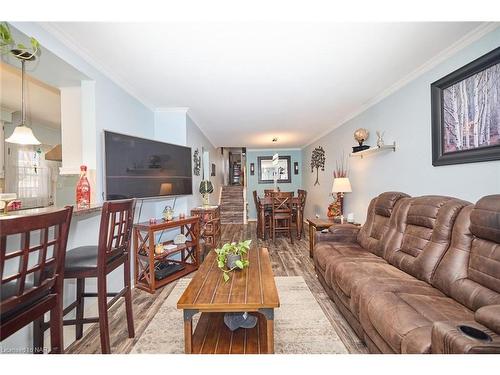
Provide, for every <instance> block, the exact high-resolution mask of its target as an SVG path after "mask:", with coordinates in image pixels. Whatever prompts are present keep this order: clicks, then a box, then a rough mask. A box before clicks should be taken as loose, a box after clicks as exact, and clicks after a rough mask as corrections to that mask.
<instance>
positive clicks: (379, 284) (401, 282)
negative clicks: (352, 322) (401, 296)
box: [350, 276, 445, 319]
mask: <svg viewBox="0 0 500 375" xmlns="http://www.w3.org/2000/svg"><path fill="white" fill-rule="evenodd" d="M383 292H399V293H411V294H421V295H429V296H439V297H444V296H445V295H444V294H443V293H442V292H440V291H439V290H438V289H436V288H433V287H432V286H430V285H429V284H427V283H426V282H424V281H421V280H418V279H401V278H395V279H394V278H387V277H381V276H373V277H368V278H366V279H364V280H362V281H360V282H358V283H357V284H356V285H354V287H353V288H352V289H351V300H350V310H351V311H352V313H353V314H354V315H355V316H357V317H358V319H359V311H360V309H361V308H362V307H361V305H366V304H368V303H369V302H370V299H371V297H372V296H374V295H376V294H377V293H383Z"/></svg>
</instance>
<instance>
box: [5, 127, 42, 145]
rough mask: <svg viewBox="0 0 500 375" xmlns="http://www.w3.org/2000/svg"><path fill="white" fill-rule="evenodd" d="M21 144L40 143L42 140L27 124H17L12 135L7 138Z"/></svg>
mask: <svg viewBox="0 0 500 375" xmlns="http://www.w3.org/2000/svg"><path fill="white" fill-rule="evenodd" d="M5 142H9V143H17V144H19V145H39V144H40V142H39V141H38V139H36V138H35V136H34V135H33V131H32V130H31V129H30V128H28V127H27V126H25V125H19V126H16V128H15V129H14V132H13V133H12V135H11V136H10V137H9V138H7V139H6V140H5Z"/></svg>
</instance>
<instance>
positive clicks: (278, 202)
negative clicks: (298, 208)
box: [272, 192, 293, 215]
mask: <svg viewBox="0 0 500 375" xmlns="http://www.w3.org/2000/svg"><path fill="white" fill-rule="evenodd" d="M272 198H273V205H272V207H273V215H275V214H286V213H291V212H292V203H293V202H292V198H293V192H274V193H273V194H272Z"/></svg>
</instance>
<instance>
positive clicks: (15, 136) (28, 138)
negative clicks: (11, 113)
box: [5, 49, 40, 145]
mask: <svg viewBox="0 0 500 375" xmlns="http://www.w3.org/2000/svg"><path fill="white" fill-rule="evenodd" d="M11 53H12V54H13V55H14V56H15V57H16V58H18V59H19V60H21V84H22V87H21V124H20V125H18V126H16V128H15V129H14V132H13V133H12V135H11V136H10V137H9V138H7V139H6V140H5V142H9V143H17V144H19V145H39V144H40V141H39V140H38V139H36V137H35V136H34V134H33V130H31V128H29V127H28V126H27V125H26V102H25V99H24V86H25V82H24V75H25V70H26V69H25V66H24V65H25V63H26V61H32V60H35V54H34V53H29V52H25V51H22V50H16V49H13V50H12V51H11Z"/></svg>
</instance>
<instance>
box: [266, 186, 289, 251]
mask: <svg viewBox="0 0 500 375" xmlns="http://www.w3.org/2000/svg"><path fill="white" fill-rule="evenodd" d="M292 198H293V192H274V193H273V194H272V225H271V231H272V234H273V241H274V242H275V241H276V232H284V233H288V236H289V237H290V241H291V242H292V244H293V236H292V220H293V218H292V206H293V202H292Z"/></svg>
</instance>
